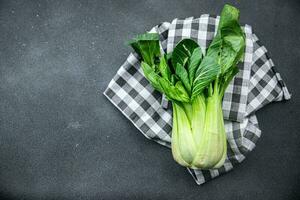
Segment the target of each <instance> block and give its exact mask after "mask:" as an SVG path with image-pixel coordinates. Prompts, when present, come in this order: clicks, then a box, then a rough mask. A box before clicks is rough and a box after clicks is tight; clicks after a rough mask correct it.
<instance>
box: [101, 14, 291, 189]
mask: <svg viewBox="0 0 300 200" xmlns="http://www.w3.org/2000/svg"><path fill="white" fill-rule="evenodd" d="M218 22H219V17H216V16H212V15H201V16H200V17H199V18H193V17H191V18H186V19H183V20H181V19H174V20H173V21H172V22H171V23H168V22H164V23H161V24H160V25H158V26H156V27H154V28H153V29H152V30H151V31H150V32H157V33H159V35H160V44H161V51H162V53H168V52H172V51H173V48H174V46H175V45H176V43H177V42H179V41H180V40H181V39H183V38H192V39H194V40H195V41H197V42H198V44H199V45H200V46H201V48H202V51H203V52H205V49H206V48H207V47H208V46H209V44H210V42H211V41H212V39H213V37H214V36H215V34H216V30H217V25H218ZM243 28H244V31H245V34H246V50H245V58H244V61H243V62H242V63H240V65H239V69H240V71H239V73H238V74H237V75H236V76H235V78H234V79H233V80H232V82H231V83H230V85H229V86H228V88H227V90H226V92H225V95H224V99H223V113H224V120H225V129H226V134H227V142H228V145H227V147H228V153H227V159H226V161H225V164H224V166H222V167H221V168H219V169H214V170H194V169H188V170H189V172H190V174H191V175H192V176H193V178H194V179H195V181H196V183H197V184H202V183H204V182H206V181H208V180H210V179H212V178H214V177H217V176H219V175H221V174H223V173H225V172H228V171H230V170H231V169H232V168H233V167H234V166H235V165H236V164H238V163H240V162H242V161H243V160H244V159H245V156H246V154H247V153H248V152H250V151H251V150H253V148H254V147H255V143H256V142H257V140H258V138H259V137H260V134H261V130H260V129H259V127H258V122H257V118H256V116H255V111H257V110H258V109H260V108H261V107H263V106H265V105H266V104H268V103H270V102H272V101H281V100H284V99H285V100H287V99H290V94H289V92H288V90H287V88H286V86H285V84H284V82H283V81H282V79H281V77H280V75H279V73H277V72H276V70H275V68H274V65H273V62H272V60H271V59H270V58H269V57H268V54H267V50H266V48H265V47H264V46H262V45H260V43H259V41H258V38H257V37H256V36H255V34H253V33H252V29H251V26H249V25H245V26H244V27H243ZM139 59H140V58H139V57H138V56H137V54H136V53H132V54H130V55H129V57H128V58H127V60H126V62H125V63H124V64H123V65H122V66H121V68H120V69H119V70H118V72H117V74H116V75H115V76H114V78H113V79H112V80H111V82H110V83H109V85H108V87H107V89H106V90H105V91H104V95H105V96H106V97H107V98H108V99H109V100H110V101H111V102H112V103H113V104H114V105H115V106H116V107H117V108H118V109H119V110H120V111H121V112H122V113H123V114H124V115H125V116H126V117H127V118H128V119H129V120H130V121H131V122H132V123H133V124H134V125H135V126H136V127H137V128H138V129H139V130H140V131H141V133H143V134H144V136H146V137H147V138H149V139H151V140H154V141H156V142H158V143H160V144H162V145H165V146H167V147H170V144H171V130H172V109H171V106H168V102H167V101H166V99H165V98H164V97H163V96H162V94H160V93H159V92H157V91H155V90H154V89H153V88H152V86H151V85H150V84H149V82H148V81H147V80H146V79H145V77H144V76H143V71H142V69H141V68H140V62H139Z"/></svg>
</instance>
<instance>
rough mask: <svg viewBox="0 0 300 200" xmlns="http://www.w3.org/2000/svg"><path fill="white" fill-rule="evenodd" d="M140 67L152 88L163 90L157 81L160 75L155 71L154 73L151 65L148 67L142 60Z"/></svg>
mask: <svg viewBox="0 0 300 200" xmlns="http://www.w3.org/2000/svg"><path fill="white" fill-rule="evenodd" d="M141 67H142V69H143V72H144V75H145V77H146V79H147V80H148V81H149V82H150V84H151V85H152V86H153V87H154V89H156V90H158V91H159V92H163V89H162V87H161V85H160V83H159V79H160V78H161V77H160V76H159V75H158V74H157V73H155V69H154V68H153V67H150V66H149V65H148V64H147V63H146V62H142V63H141Z"/></svg>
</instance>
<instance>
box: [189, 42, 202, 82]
mask: <svg viewBox="0 0 300 200" xmlns="http://www.w3.org/2000/svg"><path fill="white" fill-rule="evenodd" d="M201 59H202V53H201V48H200V47H197V48H196V49H194V51H193V53H192V55H191V57H190V61H189V65H188V67H187V69H188V74H189V80H190V85H192V84H193V81H194V77H195V73H196V70H197V68H198V67H199V64H200V62H201Z"/></svg>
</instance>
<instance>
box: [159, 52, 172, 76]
mask: <svg viewBox="0 0 300 200" xmlns="http://www.w3.org/2000/svg"><path fill="white" fill-rule="evenodd" d="M158 70H159V72H160V73H161V76H162V77H163V78H165V79H167V80H169V81H171V70H170V68H169V66H168V64H167V60H166V56H162V57H160V63H159V65H158Z"/></svg>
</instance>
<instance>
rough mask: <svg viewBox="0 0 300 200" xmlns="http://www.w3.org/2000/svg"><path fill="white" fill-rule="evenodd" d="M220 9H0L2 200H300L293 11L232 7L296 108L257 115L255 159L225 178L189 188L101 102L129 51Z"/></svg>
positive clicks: (42, 4) (179, 4)
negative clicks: (167, 25) (153, 32)
mask: <svg viewBox="0 0 300 200" xmlns="http://www.w3.org/2000/svg"><path fill="white" fill-rule="evenodd" d="M184 2H185V3H184ZM224 2H225V1H216V0H205V1H199V0H195V1H180V0H178V1H168V2H167V1H159V0H156V1H154V0H153V1H152V0H151V1H145V2H144V1H140V0H136V1H104V0H103V1H84V0H82V1H42V0H41V1H22V0H21V1H0V199H202V200H206V199H231V200H234V199H249V200H250V199H251V200H252V199H255V200H260V199H263V200H266V199H272V200H275V199H284V200H288V199H299V198H300V192H299V188H300V183H299V181H300V180H299V179H300V164H299V156H300V153H299V152H300V133H299V131H300V121H299V119H300V114H299V111H300V102H299V100H300V96H299V93H298V92H299V88H300V79H299V76H300V60H299V57H300V39H299V38H300V26H299V21H300V12H299V10H300V2H299V1H297V0H289V1H282V0H275V1H267V0H252V1H234V0H232V1H231V2H232V4H233V5H235V6H237V7H238V8H240V10H241V22H242V23H247V24H250V25H252V26H253V29H254V32H255V33H256V34H257V35H258V37H259V38H260V40H261V41H262V43H263V44H264V45H265V46H266V48H267V49H268V50H269V53H270V55H271V57H272V58H273V61H274V63H275V65H276V66H277V69H278V70H279V72H281V75H282V77H283V79H284V80H285V82H286V83H287V86H288V88H289V90H290V91H291V93H292V94H293V96H292V99H291V100H290V101H288V102H280V103H274V104H272V105H268V106H267V107H265V108H263V109H262V110H260V111H259V112H258V113H257V116H258V119H259V122H260V127H261V129H262V137H261V139H260V140H259V142H258V145H257V147H256V149H255V150H254V151H253V152H252V153H251V154H250V155H249V156H248V158H247V159H246V160H245V161H244V162H243V163H242V164H241V165H239V166H238V167H237V168H235V169H234V170H233V171H232V172H230V173H228V174H226V175H224V176H221V177H219V178H217V179H215V180H213V181H210V182H208V183H206V184H204V185H203V186H198V185H196V184H195V182H194V180H193V179H192V177H191V176H190V175H189V173H188V172H187V171H186V169H185V168H183V167H180V166H179V165H177V164H176V163H175V162H174V161H173V160H172V157H171V152H170V150H169V149H167V148H165V147H162V146H160V145H158V144H156V143H154V142H152V141H150V140H147V139H146V138H145V137H144V136H143V135H142V134H140V133H139V131H138V130H137V129H136V128H135V127H134V126H133V125H132V124H131V123H130V122H129V121H128V120H127V119H126V118H125V117H124V116H123V115H122V114H121V113H120V112H119V111H118V110H117V109H116V108H115V107H114V106H113V105H112V104H111V103H110V102H109V101H108V100H107V99H106V98H105V97H104V96H103V95H102V92H103V91H104V89H105V88H106V86H107V85H108V83H109V81H110V80H111V78H112V77H113V76H114V74H115V73H116V72H117V70H118V68H119V66H120V65H121V64H122V63H123V62H124V61H125V59H126V58H127V55H128V54H129V52H130V48H129V47H127V46H125V45H124V42H125V41H126V40H128V39H130V38H132V37H133V36H135V35H136V34H138V33H143V32H144V31H145V30H148V29H150V28H151V27H152V26H154V25H156V24H158V23H160V22H162V21H171V20H172V19H173V18H175V17H179V18H184V17H189V16H195V17H197V16H199V15H200V14H203V13H211V14H218V13H220V11H221V8H222V7H223V4H224ZM226 2H227V1H226Z"/></svg>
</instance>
